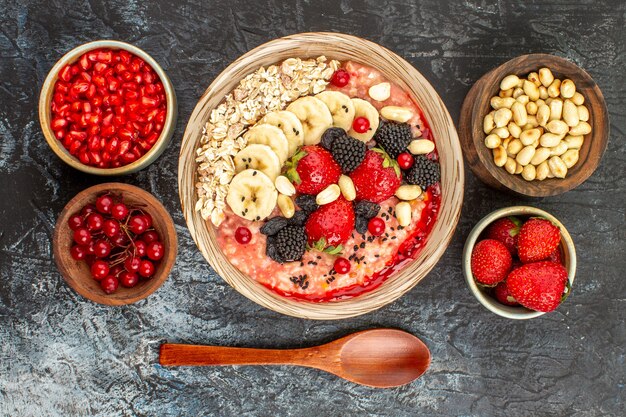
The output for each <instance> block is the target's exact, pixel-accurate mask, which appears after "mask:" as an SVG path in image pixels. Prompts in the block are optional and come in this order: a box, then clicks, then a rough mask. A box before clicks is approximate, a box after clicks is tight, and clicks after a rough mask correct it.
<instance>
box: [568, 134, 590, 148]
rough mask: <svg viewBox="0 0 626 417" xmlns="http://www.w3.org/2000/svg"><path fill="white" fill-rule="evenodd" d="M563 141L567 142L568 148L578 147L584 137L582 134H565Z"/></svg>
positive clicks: (581, 144)
mask: <svg viewBox="0 0 626 417" xmlns="http://www.w3.org/2000/svg"><path fill="white" fill-rule="evenodd" d="M563 141H565V143H567V148H568V149H580V148H581V147H582V146H583V142H584V141H585V138H584V137H583V136H572V135H567V136H565V138H564V139H563Z"/></svg>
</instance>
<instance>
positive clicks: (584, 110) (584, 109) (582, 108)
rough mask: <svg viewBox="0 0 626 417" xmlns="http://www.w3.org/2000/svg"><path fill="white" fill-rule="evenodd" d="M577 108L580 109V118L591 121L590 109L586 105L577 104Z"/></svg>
mask: <svg viewBox="0 0 626 417" xmlns="http://www.w3.org/2000/svg"><path fill="white" fill-rule="evenodd" d="M576 110H578V119H580V120H581V121H583V122H587V121H589V109H588V108H587V107H585V106H577V107H576Z"/></svg>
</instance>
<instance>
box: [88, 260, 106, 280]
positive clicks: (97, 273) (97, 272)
mask: <svg viewBox="0 0 626 417" xmlns="http://www.w3.org/2000/svg"><path fill="white" fill-rule="evenodd" d="M107 275H109V265H108V264H107V263H106V262H104V261H95V262H94V263H92V264H91V276H92V277H93V278H94V279H95V280H98V281H100V280H101V279H103V278H105V277H106V276H107Z"/></svg>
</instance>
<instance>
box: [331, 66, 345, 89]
mask: <svg viewBox="0 0 626 417" xmlns="http://www.w3.org/2000/svg"><path fill="white" fill-rule="evenodd" d="M330 82H331V83H332V84H333V85H334V86H336V87H345V86H346V85H348V83H349V82H350V73H349V72H348V71H346V70H345V69H343V68H339V69H338V70H337V71H335V72H334V73H333V76H332V77H331V79H330Z"/></svg>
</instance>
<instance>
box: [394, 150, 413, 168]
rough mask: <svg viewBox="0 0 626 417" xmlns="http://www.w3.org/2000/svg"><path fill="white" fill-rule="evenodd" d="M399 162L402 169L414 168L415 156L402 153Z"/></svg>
mask: <svg viewBox="0 0 626 417" xmlns="http://www.w3.org/2000/svg"><path fill="white" fill-rule="evenodd" d="M397 161H398V165H399V166H400V169H410V168H411V167H412V166H413V163H414V162H415V159H413V155H411V154H410V153H408V152H402V153H401V154H400V155H398V158H397Z"/></svg>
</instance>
